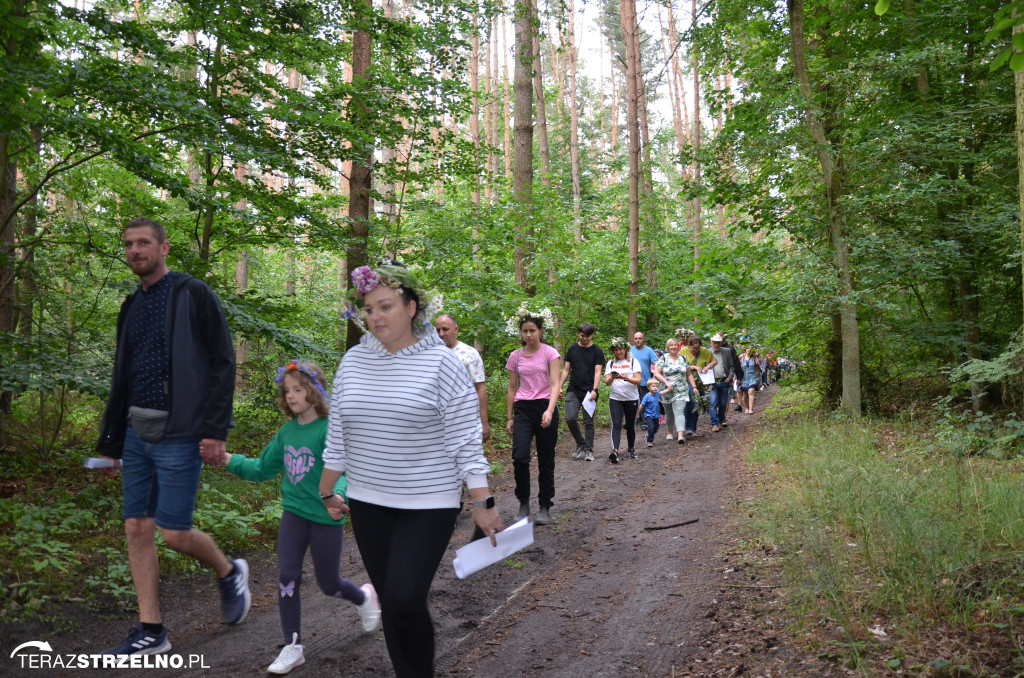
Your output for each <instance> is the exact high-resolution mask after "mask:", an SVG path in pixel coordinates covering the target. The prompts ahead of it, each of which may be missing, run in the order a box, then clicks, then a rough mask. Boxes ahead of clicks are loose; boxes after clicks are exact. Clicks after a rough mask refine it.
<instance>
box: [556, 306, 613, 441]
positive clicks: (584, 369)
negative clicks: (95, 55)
mask: <svg viewBox="0 0 1024 678" xmlns="http://www.w3.org/2000/svg"><path fill="white" fill-rule="evenodd" d="M596 331H597V328H595V327H594V326H593V325H592V324H590V323H580V324H579V327H578V328H577V330H576V339H577V340H576V343H575V344H573V345H572V346H570V347H569V350H568V351H566V352H565V366H564V367H563V368H562V378H561V382H560V383H559V387H558V393H559V396H561V394H562V388H563V387H564V386H565V383H566V382H569V388H568V389H566V391H565V396H564V397H565V423H566V425H567V426H568V427H569V433H571V434H572V437H573V439H574V440H575V441H576V451H575V452H573V455H572V458H573V459H584V458H585V459H586V460H587V461H594V407H595V406H596V405H597V391H598V387H599V386H600V385H601V369H602V368H603V367H604V351H602V350H601V349H600V348H599V347H598V346H597V345H595V344H594V332H596ZM587 401H591V402H590V403H588V407H587V408H584V407H583V405H584V403H586V402H587ZM580 410H583V432H580V425H579V415H580Z"/></svg>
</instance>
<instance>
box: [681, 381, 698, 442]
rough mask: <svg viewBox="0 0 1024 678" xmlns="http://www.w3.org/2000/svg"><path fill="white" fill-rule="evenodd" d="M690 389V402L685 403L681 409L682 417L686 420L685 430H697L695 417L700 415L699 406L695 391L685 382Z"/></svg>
mask: <svg viewBox="0 0 1024 678" xmlns="http://www.w3.org/2000/svg"><path fill="white" fill-rule="evenodd" d="M687 388H689V389H690V402H688V403H686V409H685V410H684V411H683V419H684V420H685V421H686V430H687V431H693V432H694V433H696V432H697V419H698V418H699V417H700V406H699V405H698V404H697V391H696V390H695V389H694V388H693V387H692V386H690V385H689V384H687Z"/></svg>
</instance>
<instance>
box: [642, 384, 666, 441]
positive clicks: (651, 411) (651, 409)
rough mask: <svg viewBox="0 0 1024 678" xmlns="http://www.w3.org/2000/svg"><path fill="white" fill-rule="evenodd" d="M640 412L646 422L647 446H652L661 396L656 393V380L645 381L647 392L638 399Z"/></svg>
mask: <svg viewBox="0 0 1024 678" xmlns="http://www.w3.org/2000/svg"><path fill="white" fill-rule="evenodd" d="M640 414H641V416H643V418H644V421H645V422H647V447H654V436H655V434H657V433H658V425H659V424H660V422H661V397H660V396H659V395H658V380H657V379H651V380H650V381H648V382H647V394H646V395H644V397H643V399H642V400H641V401H640Z"/></svg>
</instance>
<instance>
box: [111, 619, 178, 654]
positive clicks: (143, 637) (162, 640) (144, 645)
mask: <svg viewBox="0 0 1024 678" xmlns="http://www.w3.org/2000/svg"><path fill="white" fill-rule="evenodd" d="M170 649H171V644H170V643H169V642H167V629H166V628H165V629H164V630H163V631H161V632H160V633H157V634H153V633H150V632H149V631H147V630H146V629H144V628H142V623H141V622H136V623H135V628H134V629H132V632H131V633H129V634H128V637H127V638H125V639H124V640H122V641H121V642H120V643H118V644H117V645H115V646H114V647H111V648H109V649H106V650H104V651H103V652H101V653H100V654H113V655H126V654H139V655H142V654H161V653H163V652H167V651H168V650H170Z"/></svg>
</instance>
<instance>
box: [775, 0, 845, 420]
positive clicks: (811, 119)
mask: <svg viewBox="0 0 1024 678" xmlns="http://www.w3.org/2000/svg"><path fill="white" fill-rule="evenodd" d="M789 28H790V31H789V33H790V41H791V43H792V50H793V73H794V75H795V76H796V80H797V84H798V86H799V88H800V94H801V96H802V97H803V99H804V102H805V104H804V105H805V106H806V111H805V118H806V120H807V126H808V128H809V129H810V132H811V137H812V139H813V140H814V143H815V145H816V146H817V155H818V162H819V163H820V164H821V172H822V178H823V179H824V183H825V193H826V197H827V199H828V238H829V242H830V243H831V245H832V248H833V250H834V251H835V266H836V271H837V274H838V277H839V299H838V300H837V301H838V306H839V316H840V324H841V335H842V343H843V346H842V355H843V358H842V365H843V396H842V403H841V405H840V409H841V410H842V412H843V413H844V414H846V415H848V416H850V417H859V416H860V414H861V391H860V331H859V329H858V327H857V303H856V301H855V300H854V298H853V293H854V289H853V270H852V267H851V263H850V245H849V242H848V241H847V239H846V212H845V210H844V208H843V204H842V196H843V193H844V191H845V186H844V184H843V173H842V171H841V168H840V161H841V157H840V154H839V150H838V149H836V148H834V147H833V146H832V143H831V141H830V140H829V139H828V137H827V135H826V134H825V128H824V125H823V124H822V122H821V120H820V119H819V117H818V112H817V106H816V104H815V97H814V92H813V90H812V89H811V80H810V75H809V74H808V71H807V57H806V49H807V42H806V39H805V37H804V6H803V0H789ZM833 155H835V159H834V158H833Z"/></svg>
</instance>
